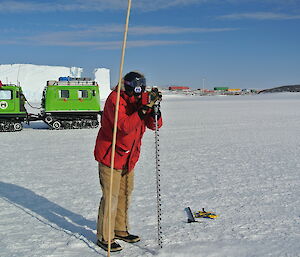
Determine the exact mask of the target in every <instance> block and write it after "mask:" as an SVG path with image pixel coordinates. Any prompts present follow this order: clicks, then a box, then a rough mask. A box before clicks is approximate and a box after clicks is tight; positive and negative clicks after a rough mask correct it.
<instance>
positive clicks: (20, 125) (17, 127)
mask: <svg viewBox="0 0 300 257" xmlns="http://www.w3.org/2000/svg"><path fill="white" fill-rule="evenodd" d="M14 129H15V131H21V130H22V129H23V126H22V124H21V123H15V124H14Z"/></svg>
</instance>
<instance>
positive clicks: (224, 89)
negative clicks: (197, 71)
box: [214, 87, 229, 91]
mask: <svg viewBox="0 0 300 257" xmlns="http://www.w3.org/2000/svg"><path fill="white" fill-rule="evenodd" d="M228 89H229V87H214V90H219V91H227V90H228Z"/></svg>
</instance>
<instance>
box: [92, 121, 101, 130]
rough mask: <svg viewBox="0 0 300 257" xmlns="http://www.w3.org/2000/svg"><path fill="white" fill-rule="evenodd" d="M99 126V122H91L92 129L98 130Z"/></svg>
mask: <svg viewBox="0 0 300 257" xmlns="http://www.w3.org/2000/svg"><path fill="white" fill-rule="evenodd" d="M98 126H99V122H98V121H96V120H93V121H92V122H91V127H92V128H97V127H98Z"/></svg>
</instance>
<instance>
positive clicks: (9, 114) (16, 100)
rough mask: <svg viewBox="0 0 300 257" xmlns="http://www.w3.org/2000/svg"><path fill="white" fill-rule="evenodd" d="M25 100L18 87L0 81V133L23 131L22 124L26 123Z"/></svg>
mask: <svg viewBox="0 0 300 257" xmlns="http://www.w3.org/2000/svg"><path fill="white" fill-rule="evenodd" d="M25 100H26V99H25V97H24V95H23V93H22V89H21V87H20V86H17V85H14V84H2V83H1V81H0V132H13V131H21V130H22V129H23V126H22V122H24V121H27V122H28V115H27V112H26V109H25V107H24V104H25Z"/></svg>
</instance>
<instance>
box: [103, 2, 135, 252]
mask: <svg viewBox="0 0 300 257" xmlns="http://www.w3.org/2000/svg"><path fill="white" fill-rule="evenodd" d="M130 9H131V0H128V8H127V16H126V23H125V30H124V40H123V46H122V55H121V62H120V73H119V83H118V87H117V88H118V89H117V100H116V109H115V120H114V130H113V139H112V151H111V162H110V187H109V202H108V251H107V257H110V249H111V233H110V231H111V201H112V186H113V170H114V163H115V151H116V139H117V126H118V116H119V104H120V103H119V102H120V92H121V83H122V74H123V65H124V57H125V49H126V42H127V33H128V25H129V16H130Z"/></svg>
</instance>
